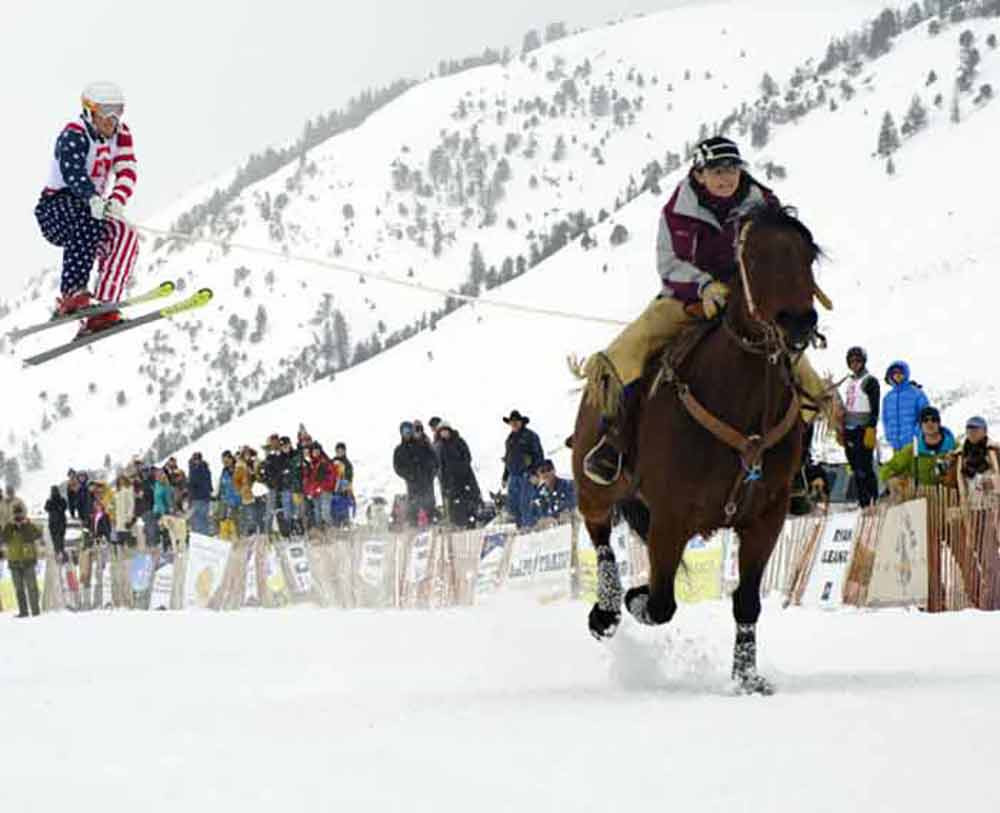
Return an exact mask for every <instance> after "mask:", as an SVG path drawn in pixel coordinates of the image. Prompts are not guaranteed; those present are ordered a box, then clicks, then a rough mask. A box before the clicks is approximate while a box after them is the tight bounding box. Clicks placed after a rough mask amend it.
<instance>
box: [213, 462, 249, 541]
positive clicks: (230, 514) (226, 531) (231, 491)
mask: <svg viewBox="0 0 1000 813" xmlns="http://www.w3.org/2000/svg"><path fill="white" fill-rule="evenodd" d="M235 473H236V458H234V457H233V453H232V452H230V451H229V450H228V449H227V450H226V451H224V452H223V453H222V472H221V473H220V474H219V498H218V500H219V516H220V520H219V534H220V535H221V536H222V537H223V538H224V539H234V538H236V536H237V528H238V523H239V521H240V506H242V505H243V500H242V499H241V498H240V493H239V491H237V490H236V482H235Z"/></svg>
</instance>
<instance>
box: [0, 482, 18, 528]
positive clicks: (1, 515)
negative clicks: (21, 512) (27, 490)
mask: <svg viewBox="0 0 1000 813" xmlns="http://www.w3.org/2000/svg"><path fill="white" fill-rule="evenodd" d="M19 502H21V499H20V497H18V496H17V494H16V493H15V491H14V486H11V485H8V486H7V489H6V491H5V492H4V496H3V499H0V528H4V527H6V526H7V525H10V524H11V523H12V522H13V521H14V506H15V505H17V504H18V503H19Z"/></svg>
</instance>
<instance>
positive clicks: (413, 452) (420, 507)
mask: <svg viewBox="0 0 1000 813" xmlns="http://www.w3.org/2000/svg"><path fill="white" fill-rule="evenodd" d="M399 435H400V442H399V445H398V446H397V447H396V450H395V451H394V452H393V455H392V467H393V469H394V470H395V472H396V474H397V475H398V476H399V477H401V478H402V479H403V481H404V482H405V483H406V498H407V505H406V514H407V520H408V521H409V523H410V524H411V525H416V526H421V525H426V524H428V523H430V522H433V521H434V515H435V504H434V476H435V474H437V469H438V464H437V457H436V456H435V455H434V450H433V449H432V448H431V445H430V443H429V442H428V440H427V438H426V437H424V436H423V432H421V433H420V436H418V435H417V432H416V430H415V429H414V426H413V424H412V423H410V421H403V422H402V423H401V424H400V425H399Z"/></svg>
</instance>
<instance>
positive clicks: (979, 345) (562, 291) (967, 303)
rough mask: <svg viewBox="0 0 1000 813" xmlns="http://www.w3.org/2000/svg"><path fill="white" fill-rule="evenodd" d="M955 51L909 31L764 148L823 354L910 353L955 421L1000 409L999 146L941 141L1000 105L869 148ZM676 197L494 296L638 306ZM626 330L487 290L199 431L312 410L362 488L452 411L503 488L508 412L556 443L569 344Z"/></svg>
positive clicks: (384, 484) (222, 434) (838, 368)
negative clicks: (817, 256) (793, 215)
mask: <svg viewBox="0 0 1000 813" xmlns="http://www.w3.org/2000/svg"><path fill="white" fill-rule="evenodd" d="M993 27H995V26H991V25H990V24H988V23H984V24H983V25H982V26H981V27H980V28H979V29H977V31H978V35H979V36H980V37H985V36H986V31H987V30H992V28H993ZM956 36H957V35H956ZM953 39H954V38H953ZM935 44H936V43H935ZM954 52H955V49H954V48H953V47H950V48H944V47H942V48H940V52H939V53H935V52H933V51H932V50H931V49H929V48H928V46H927V42H926V41H925V40H924V39H923V38H922V35H921V34H920V32H914V34H913V35H912V38H911V39H909V40H906V39H905V38H904V39H903V40H901V41H900V43H899V47H898V48H896V49H895V51H894V52H893V53H892V54H891V55H889V56H888V57H885V58H883V59H882V60H879V62H878V63H877V64H878V72H879V77H882V78H883V79H884V85H883V83H882V82H879V83H878V84H877V85H876V82H875V80H873V81H872V83H871V86H872V88H873V90H872V91H871V92H870V93H869V94H868V95H867V96H864V97H857V98H855V99H854V100H852V101H851V102H849V103H847V104H845V105H843V106H841V107H840V109H839V110H838V111H837V112H836V113H832V112H831V113H827V112H817V113H816V114H814V115H812V116H810V117H807V118H806V119H803V120H802V121H800V122H799V123H798V124H797V125H795V126H787V127H783V128H779V129H778V130H776V131H775V132H774V136H773V140H772V141H771V143H770V144H768V146H767V147H766V149H765V150H763V151H761V152H760V153H758V154H757V155H756V156H755V160H756V161H757V162H758V163H759V162H763V161H767V160H770V159H772V158H773V159H774V160H778V159H780V162H781V163H782V164H783V165H784V166H785V167H786V168H787V172H788V177H787V179H786V180H784V181H780V182H777V183H776V191H777V192H778V194H779V195H780V196H781V198H782V199H783V200H784V201H785V202H786V203H792V204H795V205H797V206H798V207H799V209H800V214H801V216H802V218H803V219H804V220H805V222H806V223H808V224H809V225H810V226H811V227H812V229H813V231H814V233H815V235H816V237H817V239H818V240H819V241H820V242H821V243H822V244H823V245H824V246H825V247H826V249H827V252H828V254H829V255H830V259H829V260H827V261H825V262H824V263H823V264H822V265H821V266H820V268H819V280H820V282H821V284H822V285H823V287H824V288H825V289H826V290H827V292H828V293H829V294H830V295H831V296H832V298H833V299H834V302H835V310H834V311H833V312H832V313H830V314H824V315H822V317H821V318H822V329H823V331H824V332H825V333H826V334H827V336H828V338H829V341H830V347H829V349H828V350H826V351H823V352H816V353H815V354H814V356H813V358H814V362H815V364H816V366H817V367H819V368H820V369H825V370H828V371H830V372H832V373H836V374H838V375H842V371H843V369H844V368H843V356H844V352H845V351H846V349H847V347H848V346H850V345H852V344H856V343H860V344H863V345H865V346H866V347H867V348H868V349H869V355H870V368H871V369H872V370H873V372H875V374H876V375H878V376H879V377H881V375H882V373H883V372H884V370H885V367H886V366H887V365H888V363H889V362H890V361H892V360H894V359H895V358H898V357H902V358H905V359H907V360H908V361H909V362H910V363H911V365H912V367H913V370H914V375H915V377H916V378H917V379H918V380H919V381H921V382H922V383H923V384H924V386H925V387H926V389H927V391H928V394H929V396H930V398H931V400H932V401H933V402H934V403H937V404H940V405H941V406H942V407H943V408H944V415H945V419H946V422H947V423H949V424H950V425H952V426H953V427H954V428H955V429H956V430H958V431H960V430H961V427H962V426H963V425H964V421H965V419H966V418H967V417H968V416H969V415H970V414H973V413H984V414H985V415H986V417H987V418H988V419H990V420H993V421H994V422H995V423H1000V397H998V396H1000V381H998V379H997V375H996V366H995V364H994V363H993V362H992V358H993V355H994V347H995V341H996V339H995V330H994V325H993V323H992V320H991V319H990V317H989V310H988V309H989V308H991V307H992V308H993V309H994V310H995V307H996V302H997V294H998V291H1000V285H998V283H997V281H996V280H995V278H994V276H993V275H992V273H991V266H992V258H993V257H995V256H997V250H998V248H1000V246H998V242H1000V237H998V236H997V234H996V231H995V229H994V228H992V226H991V222H992V219H993V214H992V210H991V208H990V206H989V205H988V201H989V199H990V191H991V189H992V186H993V183H995V182H996V181H997V180H998V178H997V171H996V170H995V168H993V166H992V165H991V163H990V162H988V161H986V162H974V163H975V165H976V166H977V167H978V170H977V173H976V176H975V178H974V179H972V178H970V176H969V175H968V174H967V173H964V172H961V171H956V166H955V163H954V162H952V161H951V160H947V161H942V160H941V156H942V154H943V155H947V156H963V155H969V156H974V155H976V154H977V153H978V152H979V150H980V148H981V145H982V144H984V143H988V139H989V138H990V137H991V134H992V133H995V132H996V131H997V128H998V126H1000V107H998V106H997V105H987V106H985V107H983V108H981V109H978V108H973V107H971V106H969V107H968V109H967V110H966V111H965V113H964V116H965V118H964V119H963V121H962V122H961V123H959V124H957V125H956V124H952V123H951V122H950V121H949V120H948V115H947V113H932V114H931V117H930V122H929V124H928V127H927V128H926V130H924V131H922V132H920V133H917V134H916V135H915V136H913V137H912V138H911V139H909V140H908V141H906V142H905V143H904V144H903V145H902V147H901V148H900V149H899V150H898V151H897V153H895V156H894V157H895V160H896V163H897V174H896V175H895V176H893V177H889V176H887V175H886V172H885V169H884V162H883V161H881V160H879V159H877V158H873V157H872V155H871V154H872V152H874V146H875V145H876V143H877V135H878V122H879V121H880V119H881V115H880V114H881V112H882V111H884V110H893V111H900V110H903V111H905V109H906V107H907V106H908V104H909V102H910V98H911V96H912V94H913V88H914V87H915V84H916V85H919V84H921V83H922V81H923V78H924V76H925V75H926V73H927V70H928V69H929V66H928V62H930V63H931V65H934V66H936V69H937V71H938V73H939V75H946V69H947V66H948V64H949V62H950V61H951V60H953V59H954V57H955V53H954ZM991 78H992V79H993V81H997V79H1000V59H997V58H992V57H987V59H986V60H985V65H984V68H983V81H987V80H989V79H991ZM866 110H867V111H868V112H867V114H866V112H865V111H866ZM817 145H821V147H822V148H821V149H820V150H819V151H817ZM676 177H677V176H674V177H671V178H669V179H667V181H666V182H665V185H667V186H669V185H671V184H673V183H674V182H675V180H676ZM663 197H664V196H663V195H660V196H656V195H650V194H645V195H642V196H640V197H639V198H637V199H636V200H635V201H634V202H633V203H632V204H630V205H629V206H627V207H625V208H624V209H623V210H621V211H620V212H619V213H618V214H617V215H616V216H615V217H614V218H612V219H611V220H609V221H608V222H607V223H604V224H601V225H599V226H597V227H595V228H594V229H593V230H592V233H593V235H594V237H595V238H596V240H597V243H598V246H597V248H593V249H590V250H589V251H586V250H584V249H583V248H582V247H581V246H580V244H579V243H575V244H573V245H571V246H569V247H567V248H566V249H564V250H563V251H560V252H559V253H557V254H556V255H555V256H553V257H551V258H550V259H548V260H546V261H545V262H544V263H542V264H541V265H540V266H539V267H538V268H536V269H535V270H534V271H532V273H530V274H528V275H526V276H524V277H522V278H519V279H516V280H514V281H512V282H510V283H508V284H507V285H505V286H503V288H502V290H500V291H498V292H497V293H496V294H495V295H496V296H498V297H503V298H504V299H505V300H513V301H520V302H523V303H525V304H530V305H546V306H550V307H556V308H559V309H561V310H565V311H568V312H571V313H578V314H593V315H598V316H601V317H610V318H617V319H622V320H626V319H629V318H631V316H633V315H634V314H636V313H637V312H638V311H639V310H640V309H641V308H642V307H643V306H644V304H645V303H646V302H647V301H648V299H649V298H651V297H652V296H653V295H655V293H656V291H657V289H658V281H657V278H656V275H655V270H654V265H653V246H654V241H655V228H656V223H657V215H658V210H659V207H660V206H661V205H662V201H663ZM618 223H620V224H622V225H624V226H626V228H627V229H628V231H629V233H630V239H629V240H628V242H627V243H625V244H624V245H622V246H619V247H617V248H614V247H611V246H610V245H609V236H610V232H611V230H612V229H613V228H614V226H615V225H616V224H618ZM605 266H606V267H607V270H606V271H605V270H604V268H605ZM489 297H490V295H488V296H487V297H486V298H487V299H489ZM614 332H615V329H614V328H612V327H608V326H606V325H600V324H590V323H587V322H576V321H572V320H560V319H555V318H544V317H537V316H533V315H528V314H516V313H515V314H512V313H510V312H508V311H498V310H492V309H489V308H487V307H482V306H479V307H476V308H475V309H463V310H461V311H459V312H457V313H455V314H452V315H451V316H449V317H448V318H446V319H444V320H442V322H441V323H439V325H438V326H437V329H436V330H435V331H433V332H429V333H424V334H421V335H419V336H417V337H415V338H413V339H411V340H409V341H407V342H405V343H404V344H403V345H401V346H399V347H396V348H393V349H391V350H389V351H387V352H386V353H384V354H382V355H381V356H379V357H377V358H375V359H372V360H371V361H369V362H367V363H365V364H364V365H362V366H360V367H359V368H357V369H354V370H351V371H349V372H347V373H345V374H343V375H341V376H338V378H337V379H336V380H335V381H333V382H331V383H330V384H322V385H318V386H316V387H314V388H312V389H311V390H307V391H304V392H302V393H298V394H296V395H294V396H290V397H288V398H284V399H281V400H280V401H278V402H275V403H273V404H268V405H266V406H264V407H261V408H259V409H257V410H255V411H254V412H253V413H251V414H250V415H248V416H247V417H245V418H244V419H243V420H242V421H241V422H240V424H239V429H238V431H234V428H229V429H227V428H223V429H221V430H219V431H217V432H213V433H212V434H210V435H209V436H207V437H205V438H202V439H200V440H199V441H198V442H197V443H196V444H195V446H197V447H198V448H201V449H203V450H204V451H206V453H208V454H210V455H212V456H215V455H216V454H217V453H218V452H219V451H221V449H222V448H223V447H226V446H231V445H236V444H238V443H242V442H245V441H250V442H259V440H258V439H263V438H264V437H266V436H267V434H269V433H270V432H272V431H275V430H281V429H282V428H283V429H284V431H288V430H289V429H291V428H294V427H290V426H289V424H290V423H294V422H297V421H298V420H299V419H301V420H302V421H304V422H305V424H306V426H307V427H308V428H309V429H310V431H311V432H312V433H313V434H314V435H315V436H317V437H320V438H322V439H324V440H326V441H327V442H328V443H329V442H333V441H334V440H340V439H343V440H346V441H347V442H348V443H349V445H350V447H351V450H352V453H353V456H354V459H355V463H356V468H357V471H358V472H359V486H360V489H361V490H362V491H363V492H364V493H366V494H368V495H371V494H373V493H379V492H381V493H385V494H387V495H388V494H391V493H394V492H395V491H396V490H398V489H399V487H400V481H399V480H398V479H397V478H395V476H394V474H393V473H392V470H391V452H392V448H393V446H394V444H395V443H396V442H397V435H396V427H397V424H398V422H399V421H400V420H403V419H406V418H412V417H422V418H424V419H425V420H426V419H427V418H428V417H430V416H431V415H433V414H440V415H444V416H445V417H447V418H448V419H449V420H450V421H451V422H452V423H453V424H454V425H455V426H457V427H458V428H459V429H460V430H461V431H462V432H463V433H464V435H465V437H466V439H467V441H468V442H469V443H470V445H471V447H472V450H473V453H474V455H475V457H476V459H477V461H478V463H479V466H480V474H481V479H482V480H483V481H484V484H485V485H490V486H491V487H495V486H496V483H497V482H498V480H499V476H500V471H501V464H500V462H499V458H500V456H501V455H502V450H503V440H504V435H505V431H506V428H505V426H504V425H503V424H502V423H501V422H500V416H501V414H506V413H507V412H508V411H509V410H510V409H511V408H515V407H516V408H518V409H520V410H522V411H523V412H526V413H527V414H529V415H530V416H531V417H532V421H533V428H535V429H537V430H538V431H539V433H540V434H541V436H542V440H543V443H544V445H545V447H546V448H547V449H550V450H559V449H560V447H561V446H562V441H563V440H564V438H565V437H566V435H567V434H568V433H569V431H570V430H571V428H572V420H573V416H574V414H575V409H576V405H577V396H576V395H575V394H572V393H571V392H570V390H571V389H572V387H573V382H572V380H571V379H570V377H569V375H568V373H566V372H565V363H564V359H565V356H566V355H567V354H568V353H571V352H590V351H592V350H594V349H597V348H599V347H601V346H603V345H604V344H605V343H606V342H607V340H608V339H609V338H610V337H611V336H613V335H614ZM192 448H194V447H192ZM566 459H567V456H566V455H565V453H564V454H563V455H562V457H560V458H557V460H558V462H559V463H560V464H561V465H562V466H563V468H564V469H565V466H566Z"/></svg>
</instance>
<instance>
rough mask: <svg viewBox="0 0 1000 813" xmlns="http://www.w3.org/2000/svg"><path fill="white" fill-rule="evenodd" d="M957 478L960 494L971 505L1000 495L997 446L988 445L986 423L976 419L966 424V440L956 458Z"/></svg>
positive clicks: (970, 419) (999, 452)
mask: <svg viewBox="0 0 1000 813" xmlns="http://www.w3.org/2000/svg"><path fill="white" fill-rule="evenodd" d="M957 469H958V471H957V475H958V476H959V477H961V478H962V480H963V482H962V485H963V489H962V491H963V493H964V494H965V495H967V496H968V498H969V499H970V500H971V501H972V502H974V503H978V502H981V501H982V500H983V497H984V496H985V495H986V494H996V493H1000V446H997V445H996V444H995V443H991V442H990V439H989V435H988V427H987V424H986V419H985V418H981V417H980V416H978V415H976V416H974V417H972V418H969V420H967V421H966V422H965V440H964V442H963V443H962V448H961V451H960V452H959V454H958V461H957Z"/></svg>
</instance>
